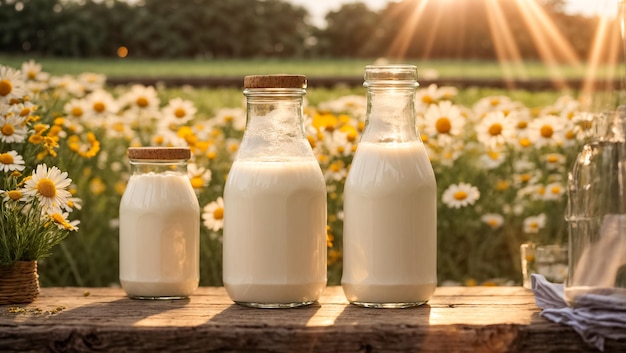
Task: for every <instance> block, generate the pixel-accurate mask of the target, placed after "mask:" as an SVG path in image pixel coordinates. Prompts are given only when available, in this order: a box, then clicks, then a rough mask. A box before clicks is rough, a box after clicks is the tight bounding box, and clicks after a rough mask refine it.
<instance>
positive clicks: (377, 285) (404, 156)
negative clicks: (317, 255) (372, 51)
mask: <svg viewBox="0 0 626 353" xmlns="http://www.w3.org/2000/svg"><path fill="white" fill-rule="evenodd" d="M364 86H365V87H367V116H366V123H365V129H364V131H363V135H362V136H361V140H360V142H359V145H358V148H357V151H356V153H355V155H354V159H353V161H352V165H351V167H350V170H349V172H348V177H347V179H346V183H345V188H344V230H343V251H344V254H343V255H344V257H343V276H342V280H341V282H342V286H343V290H344V293H345V295H346V297H347V299H348V300H349V301H350V302H351V303H353V304H356V305H359V306H363V307H375V308H403V307H411V306H417V305H420V304H423V303H426V302H427V301H428V300H429V299H430V297H431V296H432V294H433V292H434V291H435V287H436V285H437V187H436V182H435V174H434V172H433V168H432V166H431V164H430V161H429V159H428V155H427V153H426V149H425V147H424V144H423V143H422V141H421V139H420V135H419V133H418V131H417V127H416V124H415V107H414V99H415V90H416V88H417V86H418V83H417V70H416V67H415V66H412V65H385V66H375V65H374V66H366V67H365V83H364Z"/></svg>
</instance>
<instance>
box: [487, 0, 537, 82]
mask: <svg viewBox="0 0 626 353" xmlns="http://www.w3.org/2000/svg"><path fill="white" fill-rule="evenodd" d="M485 10H486V11H487V20H488V23H489V33H490V34H491V39H492V40H493V44H494V47H495V50H496V55H497V57H498V63H499V64H500V68H501V69H502V73H503V76H504V80H505V82H506V86H507V88H509V89H512V88H515V82H514V79H515V76H516V74H517V76H518V78H521V79H526V78H528V76H527V74H526V70H525V68H524V63H523V61H522V55H521V54H520V51H519V48H518V46H517V44H516V43H515V40H514V39H513V34H512V33H511V28H510V27H509V25H508V23H507V22H506V18H505V16H504V13H503V12H502V8H501V7H500V4H499V3H498V0H485Z"/></svg>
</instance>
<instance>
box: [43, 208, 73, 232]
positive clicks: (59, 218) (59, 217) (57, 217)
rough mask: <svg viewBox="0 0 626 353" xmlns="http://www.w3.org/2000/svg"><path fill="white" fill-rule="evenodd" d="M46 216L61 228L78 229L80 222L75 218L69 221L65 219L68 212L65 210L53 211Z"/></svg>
mask: <svg viewBox="0 0 626 353" xmlns="http://www.w3.org/2000/svg"><path fill="white" fill-rule="evenodd" d="M48 217H49V218H50V220H51V221H52V222H54V224H56V226H57V227H58V228H59V229H61V230H71V231H77V230H78V227H77V226H78V224H79V223H80V221H79V220H75V221H71V222H70V221H69V220H68V219H67V218H68V217H69V213H67V212H54V213H52V214H49V215H48Z"/></svg>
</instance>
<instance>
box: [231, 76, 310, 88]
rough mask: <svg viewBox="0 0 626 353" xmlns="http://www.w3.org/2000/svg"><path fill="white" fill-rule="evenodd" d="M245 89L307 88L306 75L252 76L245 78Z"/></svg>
mask: <svg viewBox="0 0 626 353" xmlns="http://www.w3.org/2000/svg"><path fill="white" fill-rule="evenodd" d="M243 87H244V88H306V76H304V75H251V76H246V77H244V78H243Z"/></svg>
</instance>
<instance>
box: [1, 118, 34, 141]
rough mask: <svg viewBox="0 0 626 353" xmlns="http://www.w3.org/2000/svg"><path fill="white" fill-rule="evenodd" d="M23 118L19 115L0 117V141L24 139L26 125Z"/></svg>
mask: <svg viewBox="0 0 626 353" xmlns="http://www.w3.org/2000/svg"><path fill="white" fill-rule="evenodd" d="M24 120H25V118H23V117H21V116H19V115H9V116H7V117H5V118H2V117H0V141H1V142H5V143H13V142H17V143H21V142H24V140H25V139H26V133H27V130H28V129H27V127H26V124H24Z"/></svg>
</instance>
